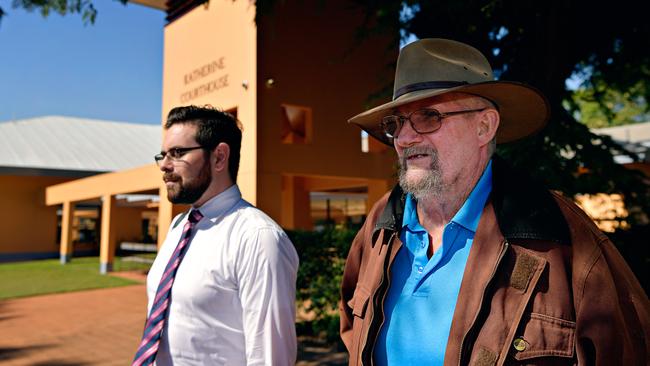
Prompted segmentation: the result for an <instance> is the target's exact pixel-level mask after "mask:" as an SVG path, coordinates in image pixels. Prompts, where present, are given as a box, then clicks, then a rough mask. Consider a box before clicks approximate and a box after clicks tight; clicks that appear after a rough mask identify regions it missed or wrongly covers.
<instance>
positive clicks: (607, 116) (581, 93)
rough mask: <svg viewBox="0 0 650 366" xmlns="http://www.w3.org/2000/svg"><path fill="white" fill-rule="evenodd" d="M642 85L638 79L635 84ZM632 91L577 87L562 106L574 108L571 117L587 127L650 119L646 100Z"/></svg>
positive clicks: (568, 108) (623, 123)
mask: <svg viewBox="0 0 650 366" xmlns="http://www.w3.org/2000/svg"><path fill="white" fill-rule="evenodd" d="M640 87H643V83H641V82H639V83H638V84H637V86H636V87H634V89H636V88H640ZM633 94H635V93H630V92H625V93H621V92H620V91H616V90H613V89H608V88H607V87H606V86H599V87H596V86H594V87H580V88H579V89H577V90H576V91H574V92H573V95H572V96H571V97H572V100H571V101H565V103H564V107H565V109H567V110H573V111H574V117H575V118H576V119H577V120H578V121H580V122H581V123H584V124H585V125H587V126H588V127H589V128H602V127H612V126H621V125H626V124H630V123H637V122H648V121H650V113H648V111H647V104H648V103H647V101H646V100H645V98H644V97H643V96H640V95H637V96H636V97H633V96H632V95H633Z"/></svg>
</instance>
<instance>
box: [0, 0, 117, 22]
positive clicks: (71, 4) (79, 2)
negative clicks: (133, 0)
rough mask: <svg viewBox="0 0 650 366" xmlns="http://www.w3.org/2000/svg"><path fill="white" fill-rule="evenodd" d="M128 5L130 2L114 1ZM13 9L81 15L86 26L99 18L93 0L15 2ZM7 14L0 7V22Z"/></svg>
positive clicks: (47, 13)
mask: <svg viewBox="0 0 650 366" xmlns="http://www.w3.org/2000/svg"><path fill="white" fill-rule="evenodd" d="M114 1H119V2H121V3H122V4H126V2H127V1H128V0H114ZM11 6H12V8H14V9H16V8H23V9H25V10H27V11H30V12H32V11H39V12H40V13H41V15H42V16H43V17H47V16H48V15H50V13H52V12H55V13H58V14H60V15H66V14H74V13H77V14H80V15H81V19H83V22H84V24H93V23H94V22H95V18H97V9H95V6H94V5H93V2H92V1H91V0H13V2H12V4H11ZM5 15H7V13H6V12H5V11H4V10H3V9H2V7H0V21H2V18H3V16H5Z"/></svg>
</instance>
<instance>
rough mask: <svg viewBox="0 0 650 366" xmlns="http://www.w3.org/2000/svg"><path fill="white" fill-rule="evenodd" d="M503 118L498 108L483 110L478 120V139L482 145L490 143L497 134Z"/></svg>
mask: <svg viewBox="0 0 650 366" xmlns="http://www.w3.org/2000/svg"><path fill="white" fill-rule="evenodd" d="M500 121H501V118H500V116H499V112H497V111H496V109H492V108H489V109H486V110H484V111H483V112H481V115H480V119H479V121H478V126H477V127H478V139H479V143H480V146H483V145H486V144H488V143H489V142H490V141H492V139H493V138H494V136H495V135H496V134H497V129H498V128H499V123H500Z"/></svg>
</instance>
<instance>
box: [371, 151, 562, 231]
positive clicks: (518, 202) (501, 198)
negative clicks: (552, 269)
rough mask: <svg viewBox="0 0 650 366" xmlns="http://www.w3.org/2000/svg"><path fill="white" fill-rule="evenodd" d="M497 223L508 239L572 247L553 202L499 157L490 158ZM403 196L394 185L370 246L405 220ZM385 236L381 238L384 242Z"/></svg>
mask: <svg viewBox="0 0 650 366" xmlns="http://www.w3.org/2000/svg"><path fill="white" fill-rule="evenodd" d="M490 200H491V201H492V204H493V206H494V211H495V214H496V217H497V223H498V225H499V229H500V230H501V233H502V234H503V236H504V237H505V238H506V239H508V240H512V239H534V240H547V241H553V242H557V243H562V244H569V243H571V239H570V238H571V236H570V232H569V228H568V225H567V223H566V220H565V219H564V216H563V215H562V212H561V211H560V208H559V207H558V205H557V203H556V202H555V199H553V197H552V196H551V194H550V192H549V191H548V190H547V189H546V188H544V186H542V185H541V184H539V183H537V182H535V181H533V180H532V179H531V178H530V177H529V176H528V175H526V174H525V173H522V172H520V171H516V170H515V169H513V168H512V167H510V166H509V165H508V163H506V162H505V161H504V160H503V159H501V158H500V157H498V156H496V155H495V156H494V157H493V158H492V193H491V194H490ZM404 202H405V194H404V191H403V190H402V188H401V187H400V186H399V185H397V186H395V188H393V190H392V191H391V193H390V196H389V197H388V202H387V203H386V208H384V210H383V211H382V213H381V215H380V216H379V219H378V220H377V224H376V225H375V230H374V232H373V243H374V241H375V239H376V237H377V234H378V232H379V231H380V230H381V229H384V230H389V231H393V232H398V231H399V230H400V227H401V223H402V218H403V216H404ZM386 237H388V235H384V238H386Z"/></svg>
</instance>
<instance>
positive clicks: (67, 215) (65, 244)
mask: <svg viewBox="0 0 650 366" xmlns="http://www.w3.org/2000/svg"><path fill="white" fill-rule="evenodd" d="M73 218H74V203H73V202H70V201H65V202H63V209H62V210H61V243H60V247H59V254H60V256H59V258H60V260H61V264H66V263H68V262H70V260H71V259H72V253H73V247H72V222H73Z"/></svg>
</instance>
